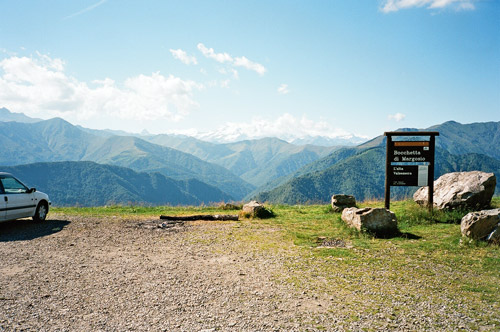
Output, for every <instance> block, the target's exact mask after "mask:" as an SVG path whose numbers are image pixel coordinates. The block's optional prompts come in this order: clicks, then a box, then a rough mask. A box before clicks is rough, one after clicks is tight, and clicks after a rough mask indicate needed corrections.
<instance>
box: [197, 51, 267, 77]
mask: <svg viewBox="0 0 500 332" xmlns="http://www.w3.org/2000/svg"><path fill="white" fill-rule="evenodd" d="M197 47H198V50H199V51H200V52H201V53H202V54H203V55H204V56H205V57H207V58H209V59H213V60H215V61H217V62H219V63H229V64H231V65H232V66H233V67H243V68H246V69H248V70H252V71H255V72H256V73H257V74H259V75H260V76H262V75H264V74H265V73H266V71H267V69H266V68H265V67H264V66H263V65H261V64H260V63H257V62H253V61H251V60H249V59H248V58H247V57H245V56H241V57H233V56H231V55H230V54H228V53H225V52H223V53H216V52H215V51H214V49H213V48H208V47H206V46H205V45H203V44H202V43H199V44H198V46H197ZM233 74H234V76H237V75H238V74H237V72H236V71H235V70H234V71H233Z"/></svg>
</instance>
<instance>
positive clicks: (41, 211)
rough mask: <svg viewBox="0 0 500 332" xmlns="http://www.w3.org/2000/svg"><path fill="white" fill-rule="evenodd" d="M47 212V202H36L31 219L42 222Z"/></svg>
mask: <svg viewBox="0 0 500 332" xmlns="http://www.w3.org/2000/svg"><path fill="white" fill-rule="evenodd" d="M48 212H49V208H48V206H47V203H45V202H41V203H39V204H38V206H37V207H36V211H35V215H34V216H33V220H34V221H37V222H42V221H45V218H47V213H48Z"/></svg>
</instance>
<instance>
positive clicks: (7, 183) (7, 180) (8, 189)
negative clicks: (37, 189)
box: [0, 177, 28, 194]
mask: <svg viewBox="0 0 500 332" xmlns="http://www.w3.org/2000/svg"><path fill="white" fill-rule="evenodd" d="M0 181H1V182H2V186H3V189H4V191H5V193H6V194H23V193H26V191H28V188H27V187H26V186H25V185H24V184H22V183H21V182H19V181H18V180H16V179H15V178H11V177H4V178H0Z"/></svg>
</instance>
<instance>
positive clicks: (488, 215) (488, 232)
mask: <svg viewBox="0 0 500 332" xmlns="http://www.w3.org/2000/svg"><path fill="white" fill-rule="evenodd" d="M460 230H461V231H462V235H463V236H466V237H468V238H471V239H474V240H488V241H491V242H496V243H498V242H500V209H492V210H483V211H476V212H470V213H468V214H467V215H466V216H465V217H463V218H462V222H461V223H460Z"/></svg>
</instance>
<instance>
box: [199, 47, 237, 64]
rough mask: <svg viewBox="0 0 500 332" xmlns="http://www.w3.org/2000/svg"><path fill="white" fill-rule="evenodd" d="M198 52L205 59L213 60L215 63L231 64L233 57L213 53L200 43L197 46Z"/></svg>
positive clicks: (212, 50)
mask: <svg viewBox="0 0 500 332" xmlns="http://www.w3.org/2000/svg"><path fill="white" fill-rule="evenodd" d="M198 50H200V52H201V53H202V54H203V55H204V56H205V57H207V58H210V59H214V60H215V61H217V62H220V63H224V62H233V57H232V56H230V55H229V54H227V53H215V51H214V49H213V48H208V47H206V46H205V45H203V44H202V43H199V44H198Z"/></svg>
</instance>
